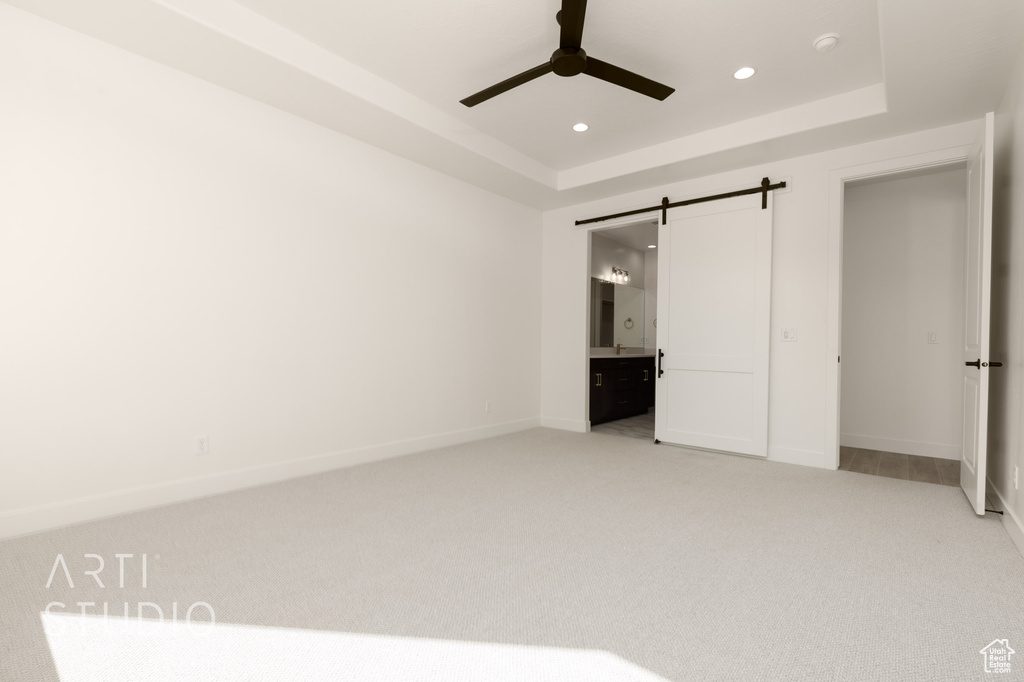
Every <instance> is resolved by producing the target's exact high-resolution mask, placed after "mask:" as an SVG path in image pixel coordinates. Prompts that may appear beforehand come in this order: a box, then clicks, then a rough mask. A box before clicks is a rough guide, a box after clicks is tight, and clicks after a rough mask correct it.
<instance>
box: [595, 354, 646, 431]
mask: <svg viewBox="0 0 1024 682" xmlns="http://www.w3.org/2000/svg"><path fill="white" fill-rule="evenodd" d="M655 371H656V368H655V365H654V356H653V355H610V356H604V357H592V358H590V424H591V426H593V425H594V424H601V423H602V422H608V421H612V420H613V419H622V418H623V417H632V416H633V415H637V414H643V413H644V412H646V411H647V409H648V408H650V407H653V406H654V380H655V378H656V377H655Z"/></svg>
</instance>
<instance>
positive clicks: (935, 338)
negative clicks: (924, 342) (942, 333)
mask: <svg viewBox="0 0 1024 682" xmlns="http://www.w3.org/2000/svg"><path fill="white" fill-rule="evenodd" d="M938 342H939V333H938V332H928V343H938Z"/></svg>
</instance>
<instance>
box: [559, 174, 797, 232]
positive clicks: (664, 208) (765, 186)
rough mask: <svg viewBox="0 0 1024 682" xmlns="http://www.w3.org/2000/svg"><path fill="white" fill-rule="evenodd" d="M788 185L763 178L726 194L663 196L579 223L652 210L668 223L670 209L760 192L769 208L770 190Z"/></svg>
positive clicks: (594, 221) (764, 206)
mask: <svg viewBox="0 0 1024 682" xmlns="http://www.w3.org/2000/svg"><path fill="white" fill-rule="evenodd" d="M785 186H786V183H785V182H784V181H783V182H777V183H775V184H774V185H773V184H771V183H770V181H769V180H768V178H763V179H762V180H761V184H760V185H758V186H757V187H751V188H750V189H740V190H736V191H735V192H725V193H724V194H712V195H710V196H706V197H698V198H696V199H686V200H685V201H677V202H675V203H671V204H670V203H669V202H668V197H663V198H662V200H661V203H660V204H659V205H657V206H650V207H648V208H638V209H635V210H633V211H623V212H622V213H613V214H612V215H605V216H601V217H600V218H587V219H586V220H577V221H576V224H577V225H589V224H590V223H599V222H601V221H602V220H611V219H612V218H625V217H626V216H631V215H639V214H641V213H650V212H651V211H661V224H662V225H667V224H668V209H670V208H678V207H680V206H689V205H690V204H702V203H704V202H705V201H718V200H719V199H731V198H733V197H742V196H746V195H748V194H760V195H761V208H762V209H765V208H768V192H770V191H772V190H776V189H782V188H784V187H785Z"/></svg>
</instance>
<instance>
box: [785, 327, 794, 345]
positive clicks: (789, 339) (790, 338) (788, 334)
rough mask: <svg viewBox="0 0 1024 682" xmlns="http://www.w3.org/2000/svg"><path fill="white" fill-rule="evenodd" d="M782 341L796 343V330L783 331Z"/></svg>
mask: <svg viewBox="0 0 1024 682" xmlns="http://www.w3.org/2000/svg"><path fill="white" fill-rule="evenodd" d="M782 340H783V341H786V342H792V341H796V330H795V329H783V330H782Z"/></svg>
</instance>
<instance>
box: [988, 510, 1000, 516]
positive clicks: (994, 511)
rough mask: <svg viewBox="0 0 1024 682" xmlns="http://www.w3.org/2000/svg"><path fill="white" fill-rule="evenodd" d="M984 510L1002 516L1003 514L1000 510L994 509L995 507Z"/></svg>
mask: <svg viewBox="0 0 1024 682" xmlns="http://www.w3.org/2000/svg"><path fill="white" fill-rule="evenodd" d="M985 511H987V512H992V513H993V514H999V515H1000V516H1002V515H1003V512H1001V511H996V510H995V509H986V510H985Z"/></svg>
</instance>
